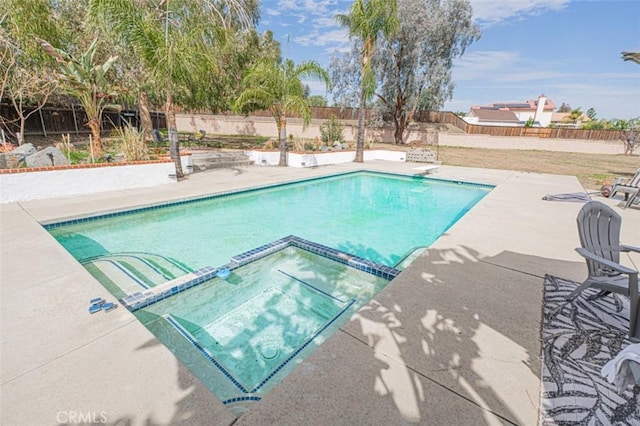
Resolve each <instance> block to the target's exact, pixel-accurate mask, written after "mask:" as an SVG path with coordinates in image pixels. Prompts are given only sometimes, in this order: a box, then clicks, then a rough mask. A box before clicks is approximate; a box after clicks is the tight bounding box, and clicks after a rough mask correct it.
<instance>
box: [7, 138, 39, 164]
mask: <svg viewBox="0 0 640 426" xmlns="http://www.w3.org/2000/svg"><path fill="white" fill-rule="evenodd" d="M35 152H36V149H35V148H34V146H33V145H32V144H30V143H25V144H24V145H20V146H19V147H17V148H15V149H12V150H11V151H9V152H7V153H5V154H0V168H2V169H17V168H18V167H20V165H21V164H22V165H24V159H25V158H26V157H28V156H29V155H32V154H34V153H35Z"/></svg>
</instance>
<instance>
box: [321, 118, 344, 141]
mask: <svg viewBox="0 0 640 426" xmlns="http://www.w3.org/2000/svg"><path fill="white" fill-rule="evenodd" d="M342 130H343V129H342V124H341V123H340V120H338V119H337V118H336V116H335V115H332V116H331V118H329V119H328V120H327V121H325V122H324V123H322V124H321V125H320V138H321V139H322V142H324V143H325V144H327V145H328V146H333V144H334V142H339V143H344V136H343V135H342Z"/></svg>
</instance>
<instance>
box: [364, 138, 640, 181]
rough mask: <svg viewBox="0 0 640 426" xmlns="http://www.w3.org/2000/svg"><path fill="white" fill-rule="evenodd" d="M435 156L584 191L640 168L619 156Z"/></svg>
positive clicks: (486, 152) (469, 152)
mask: <svg viewBox="0 0 640 426" xmlns="http://www.w3.org/2000/svg"><path fill="white" fill-rule="evenodd" d="M376 146H377V147H380V148H382V146H384V148H385V149H401V150H403V151H406V149H407V148H406V147H396V146H395V145H387V144H376ZM438 154H439V158H440V160H441V161H442V164H446V165H450V166H465V167H483V168H486V169H502V170H517V171H521V172H534V173H551V174H557V175H571V176H576V177H577V178H578V180H579V181H580V183H581V184H582V186H584V187H585V188H586V189H599V188H600V187H601V186H602V185H603V184H604V183H605V182H606V181H608V182H609V183H613V181H614V180H615V178H616V177H625V178H630V177H631V176H633V173H634V172H635V171H636V169H638V168H639V167H640V157H638V156H637V155H634V156H628V155H622V154H620V155H605V154H582V153H573V152H554V151H526V150H515V149H484V148H455V147H446V146H441V147H439V149H438Z"/></svg>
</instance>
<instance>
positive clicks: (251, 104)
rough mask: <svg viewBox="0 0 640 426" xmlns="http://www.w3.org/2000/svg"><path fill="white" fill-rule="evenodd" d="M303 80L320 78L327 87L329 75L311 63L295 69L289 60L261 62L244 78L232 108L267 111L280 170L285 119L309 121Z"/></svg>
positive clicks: (284, 155) (284, 146)
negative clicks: (276, 141) (275, 137)
mask: <svg viewBox="0 0 640 426" xmlns="http://www.w3.org/2000/svg"><path fill="white" fill-rule="evenodd" d="M305 77H311V78H319V79H321V80H323V81H324V82H325V84H326V85H329V75H328V74H327V72H326V71H325V70H324V69H323V68H322V67H321V66H320V65H318V63H316V62H314V61H308V62H303V63H301V64H300V65H298V66H296V65H295V64H294V62H293V61H292V60H291V59H287V60H286V61H285V62H284V63H278V62H276V61H273V60H268V59H267V60H263V61H261V62H258V63H257V64H256V65H255V66H254V67H253V68H251V69H250V70H249V71H248V72H247V74H246V75H245V76H244V78H243V80H242V82H243V85H244V90H243V91H242V93H240V95H239V96H238V99H236V101H235V103H234V105H233V109H234V110H235V111H236V112H238V111H247V110H254V111H255V110H258V109H266V110H269V112H270V113H271V115H272V116H273V118H274V119H275V120H276V127H277V128H278V139H279V141H280V161H279V163H278V165H279V166H286V165H287V116H291V115H298V116H299V117H301V118H302V120H303V122H304V125H305V126H306V125H307V124H309V122H310V121H311V109H310V108H309V104H308V103H307V99H305V97H304V90H305V89H304V85H303V84H302V81H301V79H302V78H305Z"/></svg>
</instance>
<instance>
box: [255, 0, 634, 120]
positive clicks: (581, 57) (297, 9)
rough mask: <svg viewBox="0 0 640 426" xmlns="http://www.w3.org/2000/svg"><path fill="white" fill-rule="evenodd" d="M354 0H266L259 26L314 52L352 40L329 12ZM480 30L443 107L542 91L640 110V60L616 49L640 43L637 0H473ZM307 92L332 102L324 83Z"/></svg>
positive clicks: (291, 47)
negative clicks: (636, 60)
mask: <svg viewBox="0 0 640 426" xmlns="http://www.w3.org/2000/svg"><path fill="white" fill-rule="evenodd" d="M351 3H352V1H351V0H262V1H261V14H262V18H261V22H260V26H259V29H260V30H263V31H264V30H267V29H268V30H271V31H273V33H274V35H275V38H276V39H277V40H278V41H279V42H280V44H281V47H282V55H283V57H288V58H291V59H293V60H294V61H295V62H296V63H299V62H302V61H306V60H314V61H317V62H319V63H320V64H321V65H322V66H324V67H328V65H329V63H330V61H331V57H332V56H333V55H336V54H339V53H340V52H344V51H348V50H349V49H350V40H349V36H348V33H347V32H346V31H345V30H344V29H343V28H341V27H340V26H339V25H338V24H337V22H336V20H335V19H334V16H335V15H336V14H339V13H347V12H348V9H349V6H350V5H351ZM470 3H471V5H472V7H473V11H474V20H475V23H476V24H478V25H479V26H480V28H481V31H482V37H481V38H480V40H479V41H476V42H475V43H473V44H472V45H471V46H469V47H468V48H467V50H466V52H465V53H464V55H463V56H462V57H461V58H459V59H457V60H456V61H455V63H454V67H453V69H452V72H453V80H454V82H455V86H456V88H455V90H454V94H453V99H452V100H451V101H449V102H447V103H446V104H445V105H444V108H443V110H445V111H454V112H457V111H464V112H468V111H469V109H470V108H471V106H473V105H488V104H490V103H494V102H524V101H526V100H529V99H537V98H538V96H539V95H541V94H544V95H546V96H547V98H548V99H550V100H552V101H553V102H554V103H555V104H556V110H557V107H559V106H560V105H561V104H562V103H565V104H568V105H569V106H570V107H571V108H574V109H575V108H581V109H582V110H583V111H585V112H586V111H587V109H589V108H594V109H595V111H596V114H597V118H599V119H613V118H621V119H630V118H635V117H640V64H636V63H633V62H630V61H627V62H625V61H623V60H622V59H621V52H622V51H633V52H639V51H640V0H593V1H592V0H470ZM308 84H309V86H310V87H311V89H312V94H315V95H323V96H326V97H327V99H329V102H331V94H330V93H327V92H326V90H325V89H324V86H323V84H321V83H319V82H308Z"/></svg>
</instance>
